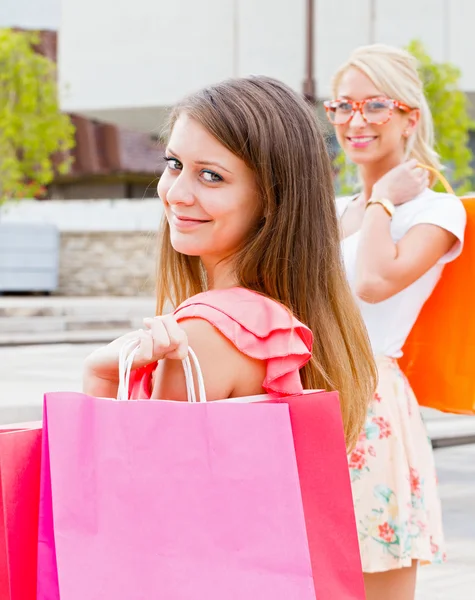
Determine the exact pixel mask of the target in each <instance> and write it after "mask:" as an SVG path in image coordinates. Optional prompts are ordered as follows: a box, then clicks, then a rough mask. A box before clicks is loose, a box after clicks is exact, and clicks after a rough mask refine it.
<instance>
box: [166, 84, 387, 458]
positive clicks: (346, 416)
mask: <svg viewBox="0 0 475 600" xmlns="http://www.w3.org/2000/svg"><path fill="white" fill-rule="evenodd" d="M182 113H186V115H187V116H189V117H191V118H193V119H195V120H196V121H197V122H199V123H200V124H201V125H202V126H204V127H205V128H206V129H207V130H208V131H209V132H210V133H211V134H212V135H213V136H214V137H215V138H216V139H217V140H218V141H219V142H221V143H222V144H223V146H225V147H226V148H228V149H229V150H230V151H231V152H233V153H234V154H235V155H236V156H238V157H239V158H241V159H242V160H243V161H244V162H245V163H246V164H247V165H248V166H249V167H250V168H251V169H252V170H253V171H254V173H255V176H256V179H257V182H258V184H259V187H260V196H261V202H262V219H261V221H260V223H259V225H258V227H257V228H256V229H255V230H254V231H252V232H250V234H249V237H248V239H247V241H246V242H245V244H244V246H243V247H242V249H241V250H240V251H239V253H238V255H237V256H236V260H235V262H234V265H235V272H236V278H237V281H238V284H239V285H240V286H242V287H244V288H248V289H251V290H254V291H256V292H259V293H262V294H265V295H266V296H268V297H270V298H273V299H274V300H276V301H278V302H280V303H282V304H283V305H284V306H286V307H287V308H288V309H289V310H290V311H291V312H292V313H293V314H294V315H295V317H296V318H297V319H299V320H300V321H302V322H303V323H305V324H306V325H307V326H308V327H310V329H311V330H312V332H313V335H314V346H313V356H312V359H311V361H310V362H309V363H308V364H307V365H306V366H305V367H304V368H303V369H302V371H301V376H302V383H303V385H304V387H305V388H308V389H319V388H325V389H329V390H338V391H339V393H340V398H341V408H342V414H343V421H344V426H345V432H346V438H347V443H348V447H349V448H351V447H352V446H353V445H354V444H355V443H356V440H357V438H358V435H359V433H360V431H361V429H362V426H363V422H364V418H365V415H366V409H367V405H368V402H369V400H370V399H371V397H372V394H373V393H374V389H375V383H376V377H377V375H376V368H375V364H374V360H373V354H372V352H371V348H370V344H369V341H368V337H367V334H366V329H365V326H364V324H363V321H362V318H361V316H360V313H359V310H358V308H357V307H356V304H355V302H354V299H353V297H352V294H351V291H350V289H349V286H348V283H347V280H346V276H345V273H344V269H343V263H342V257H341V253H340V242H339V224H338V220H337V215H336V209H335V196H334V190H333V182H332V172H331V165H330V160H329V157H328V153H327V150H326V145H325V140H324V137H323V135H322V133H321V131H320V128H319V126H318V125H317V121H316V116H315V114H314V111H313V110H312V109H311V108H310V107H309V106H308V105H307V103H306V102H305V101H304V100H303V99H302V98H300V97H299V96H298V95H297V94H296V93H294V92H293V91H292V90H291V89H290V88H288V87H287V86H286V85H284V84H283V83H280V82H279V81H275V80H273V79H269V78H266V77H249V78H244V79H233V80H229V81H225V82H223V83H219V84H217V85H213V86H211V87H209V88H206V89H204V90H202V91H200V92H198V93H196V94H194V95H192V96H190V97H188V98H186V99H185V100H184V101H183V102H181V103H180V104H179V105H178V106H177V107H175V109H174V111H173V113H172V115H171V119H170V127H173V124H174V123H175V121H176V119H177V118H178V116H179V115H180V114H182ZM162 233H163V235H162V237H161V252H160V257H159V267H158V298H157V306H158V311H159V314H160V313H161V312H162V311H163V308H164V306H165V305H166V304H167V303H168V302H171V303H172V304H173V305H174V306H176V305H178V304H179V303H181V302H183V301H184V300H185V299H186V298H188V297H190V296H192V295H194V294H196V293H199V292H202V291H204V290H205V289H206V279H205V277H204V276H203V270H202V267H201V263H200V260H199V258H198V257H190V256H185V255H183V254H179V253H178V252H176V251H175V250H174V249H173V247H172V246H171V243H170V230H169V227H168V223H167V222H166V219H165V220H164V225H163V232H162Z"/></svg>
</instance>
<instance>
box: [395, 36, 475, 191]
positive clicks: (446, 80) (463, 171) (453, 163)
mask: <svg viewBox="0 0 475 600" xmlns="http://www.w3.org/2000/svg"><path fill="white" fill-rule="evenodd" d="M407 50H408V51H409V52H410V53H411V54H412V55H413V56H415V57H416V58H417V60H418V61H419V73H420V76H421V79H422V81H423V82H424V91H425V94H426V97H427V101H428V103H429V107H430V109H431V112H432V117H433V119H434V129H435V140H436V150H437V152H438V153H439V155H440V157H441V159H442V163H443V164H445V165H446V166H447V167H448V168H449V169H450V178H451V180H452V181H453V182H455V183H456V186H457V191H458V193H464V192H467V191H469V190H470V188H471V181H470V178H471V176H472V175H473V169H472V168H471V166H470V163H471V161H472V152H471V150H470V148H469V146H468V140H469V131H470V129H473V128H474V126H475V123H474V122H473V121H472V120H471V119H470V117H469V115H468V100H467V96H466V95H465V94H464V93H463V92H462V90H461V89H460V77H461V72H460V70H459V69H458V68H457V67H455V66H454V65H452V64H451V63H436V62H434V61H433V60H432V59H431V57H430V56H429V55H428V54H427V52H426V51H425V49H424V46H423V45H422V44H421V42H419V41H417V40H414V41H412V42H411V43H410V44H409V45H408V47H407ZM442 189H443V188H442Z"/></svg>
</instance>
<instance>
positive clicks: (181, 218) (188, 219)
mask: <svg viewBox="0 0 475 600" xmlns="http://www.w3.org/2000/svg"><path fill="white" fill-rule="evenodd" d="M173 216H174V217H175V219H176V220H177V221H179V222H180V223H209V222H210V219H196V218H195V217H186V216H181V215H176V214H173Z"/></svg>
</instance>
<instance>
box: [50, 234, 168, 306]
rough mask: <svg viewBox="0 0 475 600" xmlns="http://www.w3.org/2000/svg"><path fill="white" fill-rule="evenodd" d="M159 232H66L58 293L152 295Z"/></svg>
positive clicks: (78, 294) (62, 247) (61, 254)
mask: <svg viewBox="0 0 475 600" xmlns="http://www.w3.org/2000/svg"><path fill="white" fill-rule="evenodd" d="M156 246H157V243H156V235H155V234H154V233H146V232H143V231H138V232H135V231H120V232H116V231H114V232H111V231H95V232H83V233H81V232H63V233H62V234H61V251H60V260H59V289H58V292H57V293H58V294H60V295H65V296H131V297H134V296H153V294H154V290H155V265H156Z"/></svg>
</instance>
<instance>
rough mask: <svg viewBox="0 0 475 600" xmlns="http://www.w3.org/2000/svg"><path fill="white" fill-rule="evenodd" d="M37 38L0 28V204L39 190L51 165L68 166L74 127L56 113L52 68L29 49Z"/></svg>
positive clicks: (65, 169) (51, 172) (60, 168)
mask: <svg viewBox="0 0 475 600" xmlns="http://www.w3.org/2000/svg"><path fill="white" fill-rule="evenodd" d="M38 41H39V38H38V36H37V34H35V33H31V32H16V31H12V30H11V29H0V157H1V159H0V204H1V203H2V202H4V201H6V200H8V199H11V198H22V197H30V198H31V197H33V196H35V195H37V194H40V193H41V191H42V189H43V187H44V186H45V185H47V184H48V183H50V182H51V181H52V179H53V177H54V173H55V169H57V170H58V172H60V173H66V172H68V170H69V168H70V165H71V158H70V156H69V152H68V151H69V150H70V149H71V148H72V147H73V146H74V127H73V125H72V124H71V121H70V119H69V117H68V116H67V115H65V114H62V113H61V112H60V109H59V106H58V93H57V84H56V68H55V65H54V63H53V62H52V61H51V60H50V59H48V58H46V57H44V56H41V55H39V54H37V53H36V52H35V49H34V47H35V44H38ZM53 155H56V160H55V161H54V164H53V160H52V156H53Z"/></svg>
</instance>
